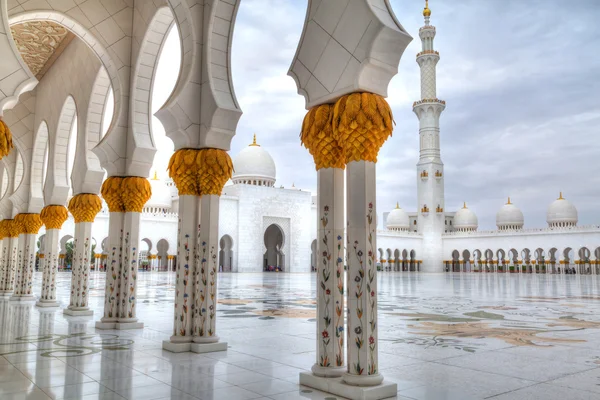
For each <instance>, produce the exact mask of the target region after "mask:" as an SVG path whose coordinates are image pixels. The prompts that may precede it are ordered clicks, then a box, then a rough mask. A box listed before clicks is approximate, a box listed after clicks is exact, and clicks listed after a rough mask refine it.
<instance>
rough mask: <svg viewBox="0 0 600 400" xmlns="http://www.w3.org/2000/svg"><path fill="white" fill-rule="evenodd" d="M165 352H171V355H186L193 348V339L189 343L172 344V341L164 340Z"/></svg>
mask: <svg viewBox="0 0 600 400" xmlns="http://www.w3.org/2000/svg"><path fill="white" fill-rule="evenodd" d="M162 348H163V350H166V351H170V352H171V353H185V352H187V351H190V349H191V348H192V342H191V338H190V341H189V342H172V341H170V340H163V344H162Z"/></svg>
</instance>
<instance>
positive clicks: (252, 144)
mask: <svg viewBox="0 0 600 400" xmlns="http://www.w3.org/2000/svg"><path fill="white" fill-rule="evenodd" d="M248 146H256V147H260V144H258V143H256V133H255V134H254V139H252V143H251V144H249V145H248Z"/></svg>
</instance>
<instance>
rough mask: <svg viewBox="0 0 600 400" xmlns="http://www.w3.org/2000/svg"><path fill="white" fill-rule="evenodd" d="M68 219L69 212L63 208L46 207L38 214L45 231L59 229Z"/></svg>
mask: <svg viewBox="0 0 600 400" xmlns="http://www.w3.org/2000/svg"><path fill="white" fill-rule="evenodd" d="M67 218H69V212H68V211H67V208H66V207H65V206H52V205H51V206H46V207H44V208H43V209H42V212H41V213H40V219H41V220H42V223H43V224H44V226H46V229H60V228H61V227H62V225H63V224H64V222H65V221H66V220H67Z"/></svg>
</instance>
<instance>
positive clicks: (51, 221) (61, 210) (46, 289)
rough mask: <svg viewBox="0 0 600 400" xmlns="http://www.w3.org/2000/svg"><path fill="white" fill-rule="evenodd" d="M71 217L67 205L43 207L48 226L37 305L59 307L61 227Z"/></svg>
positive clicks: (45, 221) (42, 214) (42, 216)
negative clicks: (57, 286) (58, 285)
mask: <svg viewBox="0 0 600 400" xmlns="http://www.w3.org/2000/svg"><path fill="white" fill-rule="evenodd" d="M68 217H69V213H68V211H67V208H66V207H65V206H59V205H49V206H46V207H44V208H43V209H42V212H41V213H40V219H41V220H42V223H43V224H44V226H45V227H46V235H45V236H44V259H43V261H44V262H43V263H42V262H41V261H42V260H40V263H41V264H43V269H42V293H41V295H40V298H39V300H38V302H37V303H36V306H38V307H58V306H59V304H58V301H56V274H57V272H58V254H59V252H60V248H59V241H60V228H61V227H62V225H63V223H64V222H65V221H66V220H67V218H68Z"/></svg>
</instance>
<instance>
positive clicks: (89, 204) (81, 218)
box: [63, 193, 102, 316]
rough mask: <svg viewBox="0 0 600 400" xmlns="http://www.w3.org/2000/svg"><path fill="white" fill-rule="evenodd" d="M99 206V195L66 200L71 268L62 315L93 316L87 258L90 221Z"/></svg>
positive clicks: (99, 208) (89, 248) (89, 253)
mask: <svg viewBox="0 0 600 400" xmlns="http://www.w3.org/2000/svg"><path fill="white" fill-rule="evenodd" d="M101 209H102V202H101V200H100V197H98V195H96V194H90V193H81V194H78V195H75V196H73V198H71V201H70V202H69V211H70V212H71V214H73V217H74V219H75V235H74V239H73V267H72V273H71V297H70V300H69V306H68V308H67V309H65V310H64V311H63V313H64V314H66V315H73V316H83V315H93V314H94V312H93V311H92V310H90V307H89V305H88V299H89V279H90V258H91V255H92V246H91V237H92V224H93V222H94V219H95V218H96V215H97V214H98V212H100V210H101Z"/></svg>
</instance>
